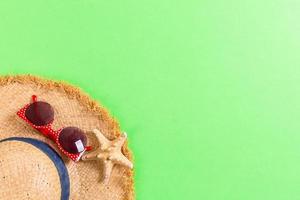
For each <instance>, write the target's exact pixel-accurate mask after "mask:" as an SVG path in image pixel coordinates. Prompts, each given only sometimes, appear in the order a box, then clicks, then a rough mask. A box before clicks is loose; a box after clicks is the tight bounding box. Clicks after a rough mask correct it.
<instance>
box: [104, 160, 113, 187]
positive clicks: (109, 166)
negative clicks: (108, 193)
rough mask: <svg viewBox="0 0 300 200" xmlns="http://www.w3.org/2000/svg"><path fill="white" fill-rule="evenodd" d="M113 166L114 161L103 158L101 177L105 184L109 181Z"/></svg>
mask: <svg viewBox="0 0 300 200" xmlns="http://www.w3.org/2000/svg"><path fill="white" fill-rule="evenodd" d="M113 167H114V163H113V162H111V161H110V160H109V161H107V160H105V161H104V162H103V175H102V179H103V183H104V184H105V185H107V184H108V182H109V179H110V176H111V173H112V169H113Z"/></svg>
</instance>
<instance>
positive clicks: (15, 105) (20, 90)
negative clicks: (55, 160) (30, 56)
mask: <svg viewBox="0 0 300 200" xmlns="http://www.w3.org/2000/svg"><path fill="white" fill-rule="evenodd" d="M33 94H35V95H37V96H39V97H40V98H41V99H42V100H45V101H47V102H49V103H50V104H51V105H52V106H53V107H54V109H55V120H54V123H53V128H55V129H59V128H61V127H65V126H76V127H79V128H81V129H82V130H84V131H85V132H86V133H87V137H88V145H91V146H93V147H95V148H97V147H98V146H99V144H98V143H97V140H96V137H95V136H94V135H93V134H92V133H90V132H89V131H91V130H93V129H95V128H97V129H99V130H101V132H102V133H104V134H105V136H106V137H107V138H109V139H115V138H117V137H118V136H120V134H121V132H120V128H119V125H118V123H117V121H116V120H114V119H113V118H112V117H111V116H110V115H109V113H108V112H107V110H106V109H105V108H103V107H102V106H101V105H100V104H98V103H97V102H96V101H94V100H92V99H90V97H88V96H87V95H86V94H85V93H83V92H82V91H81V90H80V89H79V88H76V87H73V86H70V85H69V84H66V83H62V82H55V81H51V80H46V79H42V78H38V77H35V76H30V75H26V76H5V77H0V95H1V96H2V98H0V107H1V113H0V120H1V123H0V140H3V139H5V138H9V137H30V138H34V139H38V140H41V141H43V142H45V143H47V144H48V145H50V146H51V147H52V148H53V149H55V151H56V152H57V153H58V154H59V155H60V156H61V157H62V158H63V160H64V162H65V165H66V168H67V169H68V173H69V177H70V199H95V200H97V199H103V200H105V199H107V200H108V199H109V200H131V199H133V197H134V193H133V171H132V170H131V169H127V168H124V167H122V166H118V165H116V166H115V167H114V169H113V172H112V176H111V178H110V182H109V184H108V185H105V184H103V183H102V182H101V165H100V163H97V162H96V161H90V162H78V163H74V162H73V161H70V160H69V159H68V158H66V157H65V156H64V155H62V154H61V153H60V152H59V151H58V149H57V147H56V146H55V145H54V144H53V143H52V141H51V140H49V139H47V138H45V137H43V136H42V135H41V134H39V133H38V132H37V131H35V130H34V129H32V128H30V127H29V126H28V125H26V124H25V123H24V121H22V120H20V119H19V118H18V117H17V116H16V112H17V111H18V109H20V108H21V107H22V106H23V105H25V104H27V103H28V102H29V100H30V97H31V95H33ZM122 151H123V153H124V155H125V156H126V157H127V158H129V159H130V160H132V157H131V153H130V151H129V149H128V147H127V144H126V145H124V146H123V148H122Z"/></svg>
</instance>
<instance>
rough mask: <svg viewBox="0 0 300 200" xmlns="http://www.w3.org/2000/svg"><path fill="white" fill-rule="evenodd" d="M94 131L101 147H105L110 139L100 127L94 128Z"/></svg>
mask: <svg viewBox="0 0 300 200" xmlns="http://www.w3.org/2000/svg"><path fill="white" fill-rule="evenodd" d="M93 132H94V134H95V136H96V137H97V140H98V142H99V144H100V146H101V147H105V146H107V145H108V144H109V143H110V141H109V140H108V139H107V138H106V137H105V136H104V135H103V134H102V133H101V132H100V131H99V130H98V129H94V130H93Z"/></svg>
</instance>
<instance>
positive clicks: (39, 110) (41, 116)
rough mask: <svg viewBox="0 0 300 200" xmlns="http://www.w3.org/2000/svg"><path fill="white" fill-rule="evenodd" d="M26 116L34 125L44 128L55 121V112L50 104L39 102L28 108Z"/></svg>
mask: <svg viewBox="0 0 300 200" xmlns="http://www.w3.org/2000/svg"><path fill="white" fill-rule="evenodd" d="M25 116H26V118H27V119H28V120H29V121H30V122H31V123H33V124H34V125H36V126H44V125H47V124H49V123H51V122H52V121H53V119H54V111H53V108H52V106H51V105H50V104H49V103H46V102H43V101H37V102H34V103H32V104H30V105H29V106H28V108H27V109H26V112H25Z"/></svg>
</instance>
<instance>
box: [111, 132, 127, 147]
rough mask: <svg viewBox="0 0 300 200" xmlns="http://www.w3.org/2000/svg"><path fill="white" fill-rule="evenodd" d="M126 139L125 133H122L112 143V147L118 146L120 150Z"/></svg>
mask: <svg viewBox="0 0 300 200" xmlns="http://www.w3.org/2000/svg"><path fill="white" fill-rule="evenodd" d="M126 139H127V133H125V132H123V133H122V134H121V135H120V137H118V138H117V139H115V141H114V145H115V146H118V147H119V148H120V149H121V148H122V146H123V145H124V143H125V141H126Z"/></svg>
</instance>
